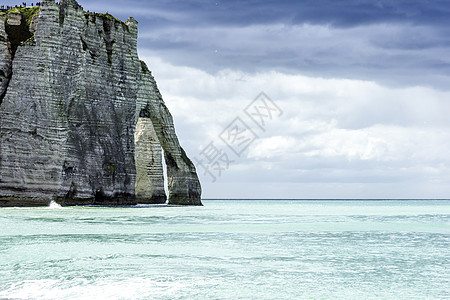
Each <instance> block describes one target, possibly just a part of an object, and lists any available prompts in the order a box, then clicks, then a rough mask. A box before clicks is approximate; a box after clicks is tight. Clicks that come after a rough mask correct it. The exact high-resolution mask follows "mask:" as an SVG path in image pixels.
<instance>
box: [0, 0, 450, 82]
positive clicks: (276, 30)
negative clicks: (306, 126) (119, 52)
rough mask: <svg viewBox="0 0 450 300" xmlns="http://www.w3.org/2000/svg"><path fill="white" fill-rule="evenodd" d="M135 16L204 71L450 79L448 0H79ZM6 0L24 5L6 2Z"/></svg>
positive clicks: (145, 36)
mask: <svg viewBox="0 0 450 300" xmlns="http://www.w3.org/2000/svg"><path fill="white" fill-rule="evenodd" d="M79 3H80V4H81V5H82V6H83V7H84V9H85V10H90V11H98V12H105V11H109V12H110V13H111V14H114V15H115V16H116V17H118V18H120V19H122V20H126V19H127V18H128V17H129V16H133V17H135V18H136V19H137V20H138V21H139V30H140V31H139V32H140V37H139V49H140V50H141V51H149V52H150V55H151V56H157V57H161V58H163V59H164V60H166V61H168V62H171V63H173V64H177V65H187V66H191V67H195V68H198V69H202V70H205V71H208V72H210V73H214V72H217V71H219V70H221V69H227V68H228V69H237V70H242V71H245V72H255V71H267V70H277V71H282V72H287V73H303V74H306V75H311V76H321V77H339V78H341V77H345V78H352V79H363V80H375V81H378V82H381V83H383V84H389V85H428V86H433V87H437V88H441V89H446V88H448V87H449V86H450V68H449V65H450V58H449V57H448V53H450V1H448V0H445V1H443V0H437V1H425V0H417V1H406V0H399V1H391V0H379V1H376V0H349V1H334V0H304V1H286V0H281V1H280V0H248V1H237V0H227V1H223V0H191V1H181V0H152V1H137V0H132V1H119V0H110V1H106V0H94V1H88V0H79ZM4 4H5V5H11V4H19V2H18V1H4Z"/></svg>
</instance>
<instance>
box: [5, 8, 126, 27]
mask: <svg viewBox="0 0 450 300" xmlns="http://www.w3.org/2000/svg"><path fill="white" fill-rule="evenodd" d="M38 12H39V6H33V7H13V8H12V9H9V10H3V11H0V16H4V15H8V14H10V13H17V14H21V15H22V16H23V19H24V20H26V22H27V25H28V26H29V25H30V23H31V20H32V19H33V17H34V16H35V15H37V14H38ZM84 15H85V16H96V17H99V18H104V19H108V20H113V21H116V22H119V23H121V24H123V25H125V22H124V21H122V20H119V19H117V18H116V17H114V16H113V15H111V14H109V13H108V12H106V13H104V14H102V13H96V12H84Z"/></svg>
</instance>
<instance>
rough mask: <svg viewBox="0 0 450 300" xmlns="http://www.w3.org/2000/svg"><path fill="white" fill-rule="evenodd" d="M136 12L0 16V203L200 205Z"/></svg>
mask: <svg viewBox="0 0 450 300" xmlns="http://www.w3.org/2000/svg"><path fill="white" fill-rule="evenodd" d="M137 27H138V23H137V21H136V20H134V19H133V18H129V19H128V20H127V21H126V22H122V21H120V20H118V19H116V18H114V17H113V16H111V15H109V14H98V13H88V12H85V11H83V8H82V7H81V6H80V5H79V4H78V3H77V2H76V1H75V0H62V1H60V2H59V4H56V3H55V1H54V0H44V1H42V2H41V6H40V7H32V8H18V9H12V10H8V11H3V12H0V206H40V205H48V204H49V203H50V201H56V202H58V203H60V204H62V205H132V204H136V203H165V202H166V198H167V197H166V193H165V191H164V177H163V166H162V152H164V158H165V162H166V165H167V177H168V191H169V196H168V203H169V204H174V205H201V200H200V197H201V187H200V182H199V180H198V177H197V174H196V170H195V167H194V165H193V163H192V162H191V160H190V159H189V158H188V157H187V156H186V154H185V152H184V150H183V149H182V148H181V146H180V144H179V141H178V138H177V136H176V134H175V129H174V125H173V120H172V116H171V114H170V112H169V110H168V109H167V107H166V105H165V104H164V101H163V99H162V96H161V94H160V92H159V90H158V88H157V85H156V82H155V80H154V78H153V76H152V74H151V72H150V71H149V69H148V68H147V66H146V65H145V63H144V62H142V61H140V60H139V58H138V55H137Z"/></svg>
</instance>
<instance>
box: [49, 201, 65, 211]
mask: <svg viewBox="0 0 450 300" xmlns="http://www.w3.org/2000/svg"><path fill="white" fill-rule="evenodd" d="M48 208H50V209H60V208H62V206H61V205H59V204H58V203H56V201H55V200H52V201H51V202H50V204H49V205H48Z"/></svg>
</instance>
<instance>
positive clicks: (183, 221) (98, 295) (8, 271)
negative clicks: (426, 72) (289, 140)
mask: <svg viewBox="0 0 450 300" xmlns="http://www.w3.org/2000/svg"><path fill="white" fill-rule="evenodd" d="M204 204H205V206H204V207H200V208H199V207H139V208H101V207H73V208H26V209H19V208H0V228H1V229H0V298H14V299H36V298H38V299H450V201H447V200H426V201H425V200H424V201H284V200H283V201H280V200H278V201H256V200H252V201H217V200H216V201H204Z"/></svg>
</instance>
